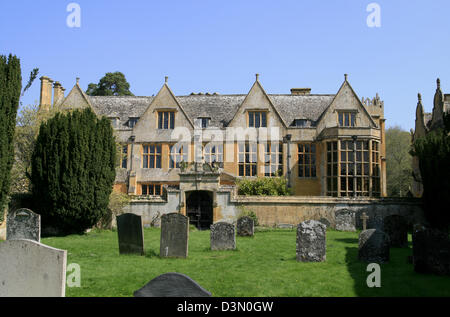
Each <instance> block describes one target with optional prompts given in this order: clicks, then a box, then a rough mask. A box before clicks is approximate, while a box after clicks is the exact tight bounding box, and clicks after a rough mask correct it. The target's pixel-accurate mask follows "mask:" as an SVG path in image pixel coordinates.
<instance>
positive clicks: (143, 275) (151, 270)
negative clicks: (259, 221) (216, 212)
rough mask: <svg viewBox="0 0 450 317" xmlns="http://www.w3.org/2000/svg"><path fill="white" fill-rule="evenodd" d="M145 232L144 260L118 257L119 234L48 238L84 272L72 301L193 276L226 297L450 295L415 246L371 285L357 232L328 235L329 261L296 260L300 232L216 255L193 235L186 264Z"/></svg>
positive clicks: (246, 242) (262, 236)
mask: <svg viewBox="0 0 450 317" xmlns="http://www.w3.org/2000/svg"><path fill="white" fill-rule="evenodd" d="M144 234H145V251H146V255H145V256H134V255H119V251H118V241H117V232H114V231H101V232H91V233H88V234H85V235H80V236H77V235H72V236H68V237H62V238H56V237H54V238H44V239H42V243H44V244H47V245H50V246H53V247H56V248H60V249H64V250H67V253H68V258H67V263H68V264H69V263H78V264H79V265H80V267H81V287H80V288H66V296H107V297H109V296H132V295H133V292H134V291H135V290H137V289H139V288H140V287H142V286H143V285H145V284H146V283H147V282H148V281H150V280H151V279H153V278H155V277H156V276H158V275H160V274H163V273H167V272H179V273H183V274H186V275H188V276H190V277H191V278H192V279H194V280H195V281H197V282H198V283H199V284H200V285H201V286H202V287H204V288H205V289H207V290H209V291H210V292H211V293H212V294H213V296H219V297H246V296H248V297H253V296H262V297H266V296H268V297H272V296H277V297H285V296H292V297H297V296H450V277H440V276H434V275H422V274H417V273H415V272H414V271H413V266H412V264H407V259H406V258H407V256H408V255H411V249H410V248H408V249H396V248H393V249H391V261H390V263H388V264H383V265H382V266H381V288H368V287H367V285H366V278H367V276H368V275H369V274H370V272H366V267H367V264H364V263H360V262H358V260H357V253H358V244H357V243H358V233H350V232H337V231H328V232H327V260H326V262H323V263H299V262H297V261H296V259H295V238H296V237H295V235H296V232H295V230H282V229H279V230H269V231H260V232H256V234H255V236H254V237H253V238H248V237H247V238H245V237H237V242H236V244H237V250H235V251H211V250H210V249H209V231H193V232H190V239H189V256H188V258H187V259H162V258H159V256H158V255H159V236H160V230H159V229H157V228H149V229H145V230H144ZM410 239H411V237H410ZM410 247H411V246H410Z"/></svg>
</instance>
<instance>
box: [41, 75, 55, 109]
mask: <svg viewBox="0 0 450 317" xmlns="http://www.w3.org/2000/svg"><path fill="white" fill-rule="evenodd" d="M40 80H41V96H40V99H39V109H42V110H47V111H48V110H50V107H51V106H52V83H53V80H52V79H50V78H48V77H46V76H42V77H41V78H40Z"/></svg>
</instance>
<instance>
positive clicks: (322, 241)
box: [296, 220, 327, 262]
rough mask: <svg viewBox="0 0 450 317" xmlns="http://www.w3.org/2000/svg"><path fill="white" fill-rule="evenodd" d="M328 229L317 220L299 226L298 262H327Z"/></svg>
mask: <svg viewBox="0 0 450 317" xmlns="http://www.w3.org/2000/svg"><path fill="white" fill-rule="evenodd" d="M326 235H327V227H326V226H325V225H324V224H323V223H321V222H319V221H316V220H307V221H304V222H302V223H300V224H298V226H297V245H296V250H297V261H299V262H322V261H325V260H326V246H327V245H326V244H327V243H326Z"/></svg>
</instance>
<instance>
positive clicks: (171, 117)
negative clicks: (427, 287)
mask: <svg viewBox="0 0 450 317" xmlns="http://www.w3.org/2000/svg"><path fill="white" fill-rule="evenodd" d="M174 128H175V111H159V112H158V129H163V130H168V129H171V130H173V129H174Z"/></svg>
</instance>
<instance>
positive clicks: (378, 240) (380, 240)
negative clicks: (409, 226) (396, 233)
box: [358, 229, 390, 263]
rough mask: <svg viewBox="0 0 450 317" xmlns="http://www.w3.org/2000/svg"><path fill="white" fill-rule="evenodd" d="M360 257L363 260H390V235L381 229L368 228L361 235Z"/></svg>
mask: <svg viewBox="0 0 450 317" xmlns="http://www.w3.org/2000/svg"><path fill="white" fill-rule="evenodd" d="M358 247H359V250H358V258H359V260H360V261H362V262H368V263H385V262H389V257H390V241H389V236H388V235H387V234H386V233H384V232H383V231H381V230H379V229H367V230H363V231H361V233H360V235H359V245H358Z"/></svg>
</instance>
